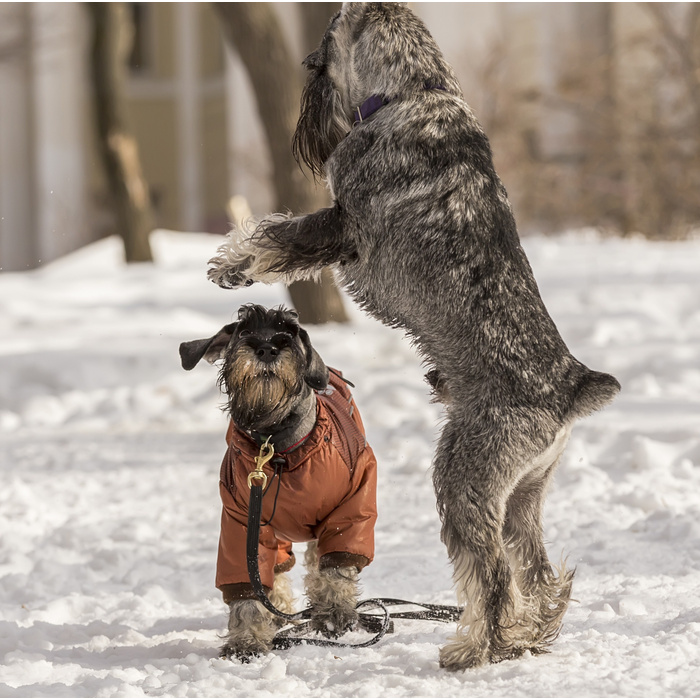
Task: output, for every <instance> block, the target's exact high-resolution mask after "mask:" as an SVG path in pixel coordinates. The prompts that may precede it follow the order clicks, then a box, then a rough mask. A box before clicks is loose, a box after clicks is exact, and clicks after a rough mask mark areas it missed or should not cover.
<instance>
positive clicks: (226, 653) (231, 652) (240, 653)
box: [219, 642, 269, 664]
mask: <svg viewBox="0 0 700 700" xmlns="http://www.w3.org/2000/svg"><path fill="white" fill-rule="evenodd" d="M268 651H269V649H266V648H262V647H261V648H259V649H253V648H250V647H241V646H239V645H237V644H231V643H230V642H226V644H223V645H222V646H221V648H220V649H219V658H220V659H228V660H229V661H233V660H234V659H238V661H240V662H241V663H244V664H249V663H250V662H251V661H252V660H253V659H254V658H255V657H256V656H260V655H262V654H265V653H266V652H268Z"/></svg>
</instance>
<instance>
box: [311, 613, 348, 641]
mask: <svg viewBox="0 0 700 700" xmlns="http://www.w3.org/2000/svg"><path fill="white" fill-rule="evenodd" d="M358 619H359V615H358V613H357V610H355V608H352V607H340V608H333V609H331V610H328V611H324V612H323V613H317V614H314V613H312V615H311V629H312V630H313V631H314V632H318V633H319V634H322V635H323V636H324V637H326V638H328V639H337V638H338V637H342V636H343V635H344V634H345V633H346V632H349V631H350V630H351V629H353V628H354V627H355V625H356V624H357V621H358Z"/></svg>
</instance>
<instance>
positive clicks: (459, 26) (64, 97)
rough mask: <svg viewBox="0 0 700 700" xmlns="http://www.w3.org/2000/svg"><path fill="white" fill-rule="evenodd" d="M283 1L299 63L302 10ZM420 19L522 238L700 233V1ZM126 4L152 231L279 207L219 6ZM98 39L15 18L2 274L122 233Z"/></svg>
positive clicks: (1, 220)
mask: <svg viewBox="0 0 700 700" xmlns="http://www.w3.org/2000/svg"><path fill="white" fill-rule="evenodd" d="M323 4H324V5H326V6H327V5H330V3H323ZM271 5H272V6H274V10H275V12H276V13H277V16H278V18H279V21H280V25H281V27H282V29H283V32H284V34H285V36H286V39H287V41H288V43H289V48H290V51H291V52H292V55H293V56H294V61H295V63H296V64H298V65H300V63H301V60H302V58H303V56H304V54H305V51H304V41H303V40H302V34H303V31H302V30H303V26H302V25H303V22H304V21H305V20H304V17H305V15H304V13H303V12H301V10H300V5H301V4H300V3H271ZM411 6H412V7H413V9H414V10H415V11H416V12H417V13H418V14H419V15H420V16H421V17H422V18H423V19H424V20H425V22H426V24H427V25H428V27H429V29H430V30H431V32H432V33H433V35H434V36H435V38H436V40H437V42H438V44H439V45H440V46H441V48H442V50H443V52H444V53H445V55H446V57H447V59H448V61H450V63H452V65H453V66H454V68H455V70H456V72H457V74H458V77H459V79H460V81H461V84H462V87H463V90H464V94H465V97H466V99H467V101H468V102H469V103H470V105H471V106H472V108H473V109H474V111H475V113H476V115H477V117H478V118H479V119H480V121H481V122H482V124H483V125H484V127H485V129H486V131H487V133H488V134H489V136H490V138H491V141H492V145H493V147H494V156H495V160H496V167H497V169H498V171H499V173H500V175H501V178H502V179H503V181H504V183H505V185H506V187H507V189H508V191H509V193H510V195H511V197H512V199H513V202H514V207H515V212H516V217H517V219H518V221H519V222H520V225H521V230H523V231H524V232H528V231H534V230H537V231H545V232H547V231H559V230H562V229H564V228H566V227H572V226H597V227H603V228H606V229H609V230H612V231H616V232H619V233H622V234H628V233H630V232H635V231H640V232H642V233H644V234H645V235H648V236H659V237H674V236H681V235H686V234H687V233H688V232H689V231H691V230H693V228H695V227H697V226H698V222H700V195H699V194H698V193H699V192H700V10H699V9H698V8H699V4H698V3H663V4H651V3H507V2H506V3H412V4H411ZM125 9H126V17H127V20H128V24H129V29H130V32H131V41H132V43H131V49H130V52H129V58H128V82H127V86H126V101H127V107H128V112H129V116H130V123H131V127H132V129H133V133H134V135H135V137H136V141H137V143H138V148H139V152H140V158H141V165H142V170H143V174H144V177H145V181H146V182H147V183H148V191H149V194H150V201H151V206H152V210H153V214H154V218H155V224H156V225H157V226H160V227H166V228H172V229H182V230H189V231H210V232H221V233H223V232H225V231H226V230H227V227H228V221H229V219H230V217H231V216H232V214H231V211H230V207H229V203H230V200H231V197H232V196H234V195H237V196H238V198H237V199H236V201H237V202H238V203H239V204H240V203H241V202H242V203H243V205H244V208H246V207H247V208H249V209H250V210H251V211H252V212H253V213H254V214H264V213H266V212H267V211H269V210H271V209H272V208H273V207H274V205H275V202H276V201H277V200H276V199H275V194H274V192H273V191H272V185H271V159H270V153H269V148H268V145H267V140H266V136H265V133H264V130H263V128H262V127H261V124H260V119H259V116H258V111H257V103H256V99H255V97H254V93H253V91H252V89H251V84H250V78H249V76H248V72H247V71H246V70H245V68H244V67H243V63H242V62H241V60H240V59H239V57H238V55H237V54H236V52H235V51H234V50H232V49H231V48H230V47H229V46H227V43H226V41H225V40H224V35H223V33H222V30H221V26H220V18H219V16H218V13H217V11H216V9H215V8H213V7H212V5H211V4H209V3H187V2H184V3H125ZM91 31H92V27H91V21H90V16H89V13H88V12H86V9H85V5H84V4H81V3H13V2H9V3H1V4H0V268H1V269H2V270H24V269H28V268H32V267H35V266H37V265H39V264H41V263H44V262H47V261H50V260H52V259H54V258H56V257H58V256H60V255H63V254H65V253H67V252H69V251H71V250H73V249H75V248H77V247H80V246H81V245H84V244H85V243H87V242H89V241H92V240H95V239H96V238H99V237H102V236H104V235H108V234H110V233H114V232H115V221H114V217H113V215H112V213H111V210H110V206H109V192H108V191H107V190H108V188H107V180H106V178H105V174H104V172H103V167H102V166H101V164H100V159H99V157H98V148H97V146H96V134H95V132H96V130H95V126H94V116H93V107H92V101H91V100H92V94H91V91H92V87H91V83H90V78H89V71H90V60H91V59H90V50H89V46H90V40H91V39H90V37H91ZM318 38H319V39H320V33H319V36H318ZM301 70H302V69H301V67H299V73H300V76H301Z"/></svg>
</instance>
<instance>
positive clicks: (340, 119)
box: [209, 3, 620, 670]
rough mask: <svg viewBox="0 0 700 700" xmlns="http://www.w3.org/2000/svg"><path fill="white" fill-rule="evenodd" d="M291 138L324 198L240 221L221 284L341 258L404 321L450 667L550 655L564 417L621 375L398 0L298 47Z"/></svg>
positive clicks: (346, 271)
mask: <svg viewBox="0 0 700 700" xmlns="http://www.w3.org/2000/svg"><path fill="white" fill-rule="evenodd" d="M304 65H305V66H306V67H307V68H308V70H309V77H308V81H307V84H306V87H305V89H304V94H303V97H302V105H301V116H300V118H299V123H298V126H297V131H296V134H295V137H294V149H295V152H296V155H297V158H298V160H301V161H303V162H304V163H305V164H306V165H307V166H309V167H310V168H311V170H312V171H313V172H314V173H315V174H322V175H323V176H325V178H326V180H327V182H328V186H329V188H330V190H331V193H332V195H333V205H332V206H331V207H329V208H327V209H321V210H320V211H317V212H314V213H312V214H308V215H306V216H299V217H294V218H290V217H284V216H280V215H277V216H273V217H271V218H268V219H265V220H263V221H262V222H260V223H259V224H258V225H257V227H255V228H253V229H251V230H249V231H245V230H244V231H239V230H238V231H233V232H232V233H231V234H230V236H229V238H228V239H227V241H226V242H225V243H224V245H222V246H221V248H220V249H219V251H218V255H217V256H216V257H215V258H213V259H212V260H211V268H210V270H209V277H210V279H211V280H212V281H214V282H216V283H217V284H219V285H220V286H222V287H228V288H234V287H240V286H242V285H248V284H252V283H253V282H272V281H278V280H284V281H291V280H294V279H299V278H304V277H309V276H313V275H314V274H316V273H318V271H320V270H321V268H322V267H324V266H326V265H332V266H334V268H335V271H336V274H337V277H338V278H339V280H340V281H341V282H342V284H343V285H344V286H345V288H346V289H347V290H348V292H349V293H350V294H351V296H352V297H353V298H354V299H355V300H356V301H357V302H358V303H359V304H360V305H361V306H362V307H363V308H364V309H365V310H366V311H367V312H369V313H370V314H372V315H373V316H375V317H376V318H378V319H380V320H381V321H383V322H384V323H386V324H388V325H391V326H396V327H399V328H402V329H404V330H405V331H406V332H407V333H408V335H409V336H410V337H411V339H412V340H413V342H414V343H415V345H416V346H417V348H418V349H419V351H420V352H421V354H422V355H423V356H424V358H425V359H426V362H427V364H428V365H429V366H430V371H429V372H428V380H429V381H430V383H431V384H432V385H433V387H434V389H435V392H436V394H437V396H438V398H440V399H441V400H442V401H444V402H445V404H446V423H445V427H444V429H443V432H442V435H441V437H440V441H439V445H438V448H437V453H436V456H435V460H434V467H433V480H434V486H435V491H436V494H437V503H438V509H439V513H440V517H441V520H442V540H443V542H444V543H445V545H446V546H447V551H448V553H449V556H450V559H451V560H452V563H453V565H454V582H455V586H456V589H457V594H458V598H459V600H460V602H461V603H463V604H465V606H466V608H465V612H464V615H463V617H462V619H461V620H460V623H459V626H458V629H457V634H456V636H455V637H454V638H452V639H451V640H450V641H449V643H447V644H446V645H445V646H444V647H443V648H442V649H441V651H440V663H441V665H442V666H443V667H444V668H447V669H450V670H461V669H466V668H471V667H475V666H479V665H481V664H484V663H486V662H492V663H495V662H498V661H502V660H504V659H512V658H516V657H518V656H520V655H521V654H523V653H524V652H525V651H526V650H529V651H530V652H532V653H534V654H538V653H542V652H545V651H546V650H547V648H548V646H549V645H550V644H551V642H552V641H553V640H554V639H555V638H556V636H557V635H558V633H559V630H560V628H561V624H562V618H563V615H564V613H565V611H566V608H567V605H568V603H569V599H570V594H571V584H572V578H573V573H574V572H573V571H567V570H566V569H565V567H563V566H562V567H557V568H553V567H552V565H551V564H550V562H549V560H548V557H547V553H546V551H545V547H544V543H543V539H542V524H541V520H542V506H543V500H544V496H545V492H546V488H547V484H548V482H549V481H550V479H551V477H552V474H553V472H554V469H555V466H556V465H557V462H558V461H559V458H560V456H561V454H562V451H563V450H564V447H565V446H566V443H567V440H568V437H569V433H570V431H571V427H572V424H573V423H574V421H575V420H576V419H577V418H581V417H583V416H587V415H589V414H590V413H592V412H593V411H596V410H598V409H600V408H602V407H603V406H605V405H606V404H607V403H608V402H609V401H611V400H612V399H613V397H614V396H615V395H616V394H617V392H618V391H619V389H620V385H619V384H618V382H617V380H616V379H615V378H614V377H612V376H610V375H608V374H602V373H599V372H594V371H592V370H590V369H589V368H588V367H586V366H585V365H583V364H582V363H581V362H579V361H578V360H577V359H576V358H575V357H573V356H572V355H571V353H570V352H569V350H568V348H567V347H566V345H565V343H564V341H563V340H562V338H561V336H560V335H559V332H558V331H557V328H556V326H555V325H554V322H553V321H552V319H551V318H550V316H549V314H548V313H547V310H546V308H545V306H544V304H543V302H542V299H541V298H540V294H539V291H538V288H537V284H536V282H535V280H534V277H533V275H532V271H531V269H530V265H529V263H528V261H527V258H526V257H525V253H524V252H523V249H522V247H521V246H520V242H519V239H518V234H517V230H516V225H515V220H514V218H513V213H512V211H511V207H510V204H509V202H508V198H507V195H506V191H505V189H504V187H503V185H502V184H501V181H500V180H499V178H498V176H497V175H496V172H495V170H494V166H493V161H492V156H491V149H490V146H489V142H488V139H487V138H486V135H485V134H484V132H483V130H482V128H481V126H480V125H479V123H478V122H477V120H476V118H475V117H474V115H473V114H472V112H471V110H470V108H469V106H468V105H467V104H466V102H465V101H464V98H463V96H462V92H461V90H460V87H459V85H458V83H457V80H456V78H455V75H454V73H453V71H452V68H451V67H450V66H449V65H448V64H447V63H446V61H445V59H444V58H443V56H442V54H441V52H440V50H439V49H438V47H437V45H436V43H435V41H434V40H433V38H432V37H431V35H430V34H429V32H428V31H427V29H426V27H425V26H424V25H423V23H422V22H421V21H420V20H419V19H418V18H417V17H416V16H415V15H414V14H413V13H412V12H411V11H410V10H409V9H408V8H407V7H405V6H402V5H399V4H394V3H391V4H389V3H387V4H385V3H346V5H345V6H344V7H343V10H342V11H341V12H340V13H338V14H337V15H336V16H335V17H334V18H333V20H332V21H331V23H330V25H329V27H328V29H327V31H326V33H325V35H324V37H323V39H322V41H321V44H320V46H319V47H318V49H317V50H316V51H314V52H313V53H312V54H311V55H310V56H308V58H307V59H306V60H305V62H304Z"/></svg>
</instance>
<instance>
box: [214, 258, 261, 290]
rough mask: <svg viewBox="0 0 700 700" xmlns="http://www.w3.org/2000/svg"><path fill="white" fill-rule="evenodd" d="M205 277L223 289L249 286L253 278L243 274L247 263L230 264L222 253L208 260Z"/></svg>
mask: <svg viewBox="0 0 700 700" xmlns="http://www.w3.org/2000/svg"><path fill="white" fill-rule="evenodd" d="M209 266H210V267H209V269H208V270H207V278H208V279H209V281H210V282H213V283H214V284H217V285H219V287H222V288H223V289H239V288H240V287H250V285H251V284H253V280H252V279H250V278H248V277H247V276H246V275H245V274H244V270H245V269H246V268H247V265H244V264H240V263H239V264H235V265H234V264H232V263H231V262H230V261H228V260H226V259H225V258H224V256H223V255H219V256H216V257H214V258H212V259H211V260H210V261H209Z"/></svg>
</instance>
